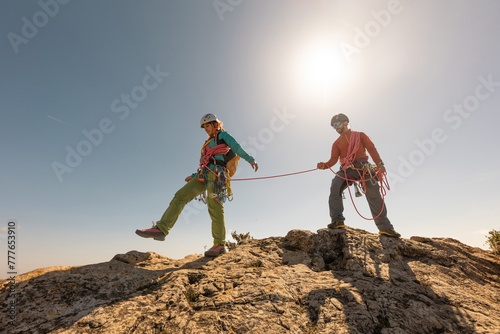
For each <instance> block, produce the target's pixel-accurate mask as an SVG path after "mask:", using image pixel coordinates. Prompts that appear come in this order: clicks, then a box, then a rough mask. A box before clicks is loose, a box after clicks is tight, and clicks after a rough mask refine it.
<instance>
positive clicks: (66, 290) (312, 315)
mask: <svg viewBox="0 0 500 334" xmlns="http://www.w3.org/2000/svg"><path fill="white" fill-rule="evenodd" d="M10 291H15V312H16V313H15V316H16V319H15V323H14V324H13V325H12V324H10V323H9V318H8V317H7V316H6V315H7V314H9V303H10V301H11V300H12V298H13V297H12V296H9V292H10ZM0 303H1V312H2V315H3V316H2V317H1V318H0V331H2V332H3V333H196V334H199V333H207V334H208V333H269V334H270V333H350V334H352V333H363V334H365V333H405V334H407V333H426V334H427V333H465V334H467V333H500V256H499V255H496V254H495V253H493V252H491V251H485V250H482V249H479V248H473V247H470V246H467V245H464V244H462V243H460V242H459V241H457V240H453V239H448V238H423V237H412V238H411V239H410V240H408V239H391V238H388V237H384V236H378V235H374V234H371V233H368V232H366V231H363V230H357V229H353V228H347V229H346V230H344V231H334V230H328V229H321V230H318V231H317V233H313V232H310V231H304V230H292V231H290V232H289V233H288V234H287V236H286V237H271V238H266V239H261V240H254V239H251V240H245V241H244V242H242V243H241V244H240V245H238V246H237V247H236V249H234V250H232V251H230V252H228V253H227V254H224V255H221V256H220V257H218V258H215V259H209V258H205V257H202V256H201V255H190V256H187V257H186V258H184V259H181V260H173V259H170V258H167V257H164V256H161V255H158V254H155V253H152V252H151V253H140V252H137V251H130V252H128V253H127V254H119V255H116V256H115V257H114V258H113V259H112V260H111V261H109V262H105V263H99V264H92V265H87V266H81V267H54V268H48V269H44V270H38V271H34V272H31V273H27V274H25V275H20V276H18V277H17V278H16V284H15V286H14V289H11V287H10V285H9V281H8V280H0Z"/></svg>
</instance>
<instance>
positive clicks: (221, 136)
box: [208, 130, 255, 163]
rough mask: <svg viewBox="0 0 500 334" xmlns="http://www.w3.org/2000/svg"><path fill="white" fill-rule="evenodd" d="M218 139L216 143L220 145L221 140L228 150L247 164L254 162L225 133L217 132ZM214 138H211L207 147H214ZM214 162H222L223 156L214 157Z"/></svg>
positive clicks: (234, 140) (231, 137)
mask: <svg viewBox="0 0 500 334" xmlns="http://www.w3.org/2000/svg"><path fill="white" fill-rule="evenodd" d="M217 138H218V143H219V144H220V142H221V140H223V141H224V142H225V143H226V144H227V146H229V148H230V149H231V150H232V151H233V152H234V153H236V155H239V156H240V157H241V158H243V159H244V160H245V161H247V162H248V163H252V162H254V161H255V159H254V158H253V157H252V156H251V155H250V154H248V153H247V152H245V150H244V149H243V148H242V147H241V145H240V144H239V143H238V142H237V141H236V139H234V138H233V136H231V135H230V134H229V133H228V132H226V131H223V130H221V131H219V133H218V134H217ZM215 144H216V143H215V138H212V140H211V141H210V142H209V143H208V147H214V146H215ZM214 158H215V160H219V161H224V156H223V155H214Z"/></svg>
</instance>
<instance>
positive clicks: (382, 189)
mask: <svg viewBox="0 0 500 334" xmlns="http://www.w3.org/2000/svg"><path fill="white" fill-rule="evenodd" d="M328 168H329V169H330V170H331V171H332V173H333V174H335V175H336V176H338V177H340V178H341V179H343V180H345V181H346V182H347V183H348V186H347V189H348V190H349V196H350V197H351V202H352V205H353V206H354V209H355V210H356V212H357V213H358V215H359V216H360V217H361V218H363V219H365V220H374V219H377V218H378V217H379V216H380V215H381V214H382V212H383V211H384V207H385V195H386V193H387V190H390V189H391V188H390V186H389V182H388V181H387V176H386V173H380V172H377V175H378V179H379V182H380V194H381V195H382V209H381V210H380V212H379V214H378V215H377V216H376V217H373V218H366V217H364V216H363V215H362V214H361V213H360V212H359V210H358V208H357V207H356V204H355V203H354V199H353V197H352V193H351V189H350V188H349V182H366V181H370V178H367V179H365V178H364V174H365V173H363V177H361V178H360V179H359V180H354V179H350V178H348V177H343V176H340V175H339V174H337V173H336V172H335V171H334V170H333V169H332V168H331V167H328ZM317 169H318V168H314V169H308V170H304V171H300V172H295V173H288V174H281V175H273V176H264V177H252V178H246V179H231V181H253V180H264V179H273V178H277V177H284V176H290V175H297V174H303V173H309V172H313V171H315V170H317ZM386 189H387V190H386ZM365 195H366V193H365Z"/></svg>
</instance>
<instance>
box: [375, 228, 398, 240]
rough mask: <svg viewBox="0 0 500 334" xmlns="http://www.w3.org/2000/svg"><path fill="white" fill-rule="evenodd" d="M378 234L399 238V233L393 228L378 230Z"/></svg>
mask: <svg viewBox="0 0 500 334" xmlns="http://www.w3.org/2000/svg"><path fill="white" fill-rule="evenodd" d="M378 234H382V235H386V236H388V237H392V238H399V237H400V236H401V234H399V233H398V232H396V231H395V230H394V229H393V228H391V229H388V230H383V231H380V232H378Z"/></svg>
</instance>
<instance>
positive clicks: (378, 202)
mask: <svg viewBox="0 0 500 334" xmlns="http://www.w3.org/2000/svg"><path fill="white" fill-rule="evenodd" d="M347 172H348V173H349V174H348V178H349V179H352V180H359V179H360V178H361V176H360V175H359V173H358V172H357V171H355V170H353V169H348V170H347ZM337 174H338V175H340V176H341V177H339V176H335V177H334V178H333V180H332V185H331V187H330V198H329V201H328V204H329V205H330V217H331V218H332V222H343V221H345V218H344V215H343V212H344V203H343V201H342V192H343V191H344V190H345V188H346V187H347V181H346V180H344V179H342V177H344V178H345V173H344V171H342V170H340V171H339V172H338V173H337ZM365 178H369V175H367V176H365ZM372 182H373V183H372ZM365 187H366V192H365V196H366V200H367V201H368V205H369V206H370V211H371V213H372V217H377V216H378V217H377V218H375V225H377V228H378V229H379V231H383V230H388V229H391V228H394V227H393V226H392V224H391V222H390V221H389V219H388V218H387V206H386V205H385V204H384V201H383V200H382V196H381V195H380V190H379V189H380V186H379V184H378V182H376V181H375V180H372V181H370V180H367V181H366V182H365ZM379 214H380V215H379Z"/></svg>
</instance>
